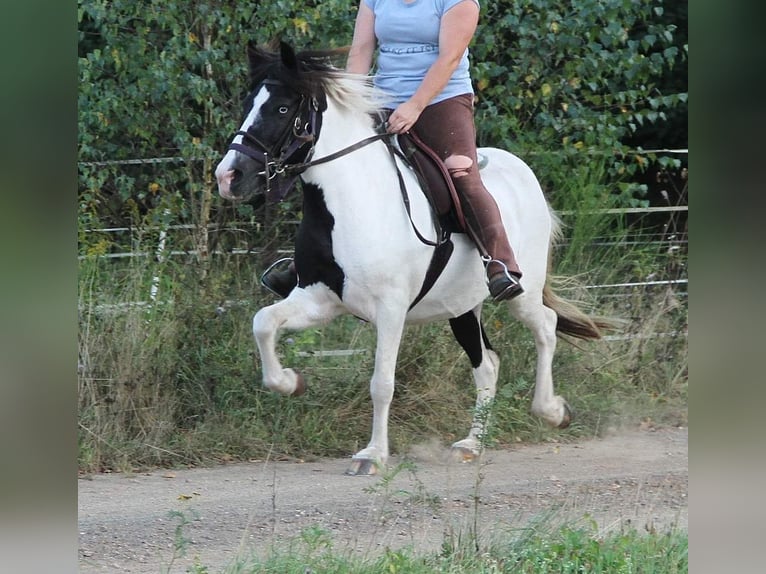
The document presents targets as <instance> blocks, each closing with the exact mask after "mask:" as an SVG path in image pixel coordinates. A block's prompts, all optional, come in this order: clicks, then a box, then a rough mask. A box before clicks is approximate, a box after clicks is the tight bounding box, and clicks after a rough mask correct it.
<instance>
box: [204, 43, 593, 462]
mask: <svg viewBox="0 0 766 574" xmlns="http://www.w3.org/2000/svg"><path fill="white" fill-rule="evenodd" d="M330 54H331V53H330V52H326V53H325V52H302V53H298V54H296V53H295V52H294V51H293V50H292V48H290V47H289V46H287V45H285V44H282V47H281V51H280V52H279V53H272V52H269V51H266V50H262V49H258V48H255V47H252V46H251V47H249V49H248V56H249V60H250V62H249V63H250V69H251V76H252V81H253V87H252V93H251V94H250V96H249V97H248V98H247V100H246V103H245V114H244V118H245V119H244V121H243V123H242V125H241V127H240V128H239V131H238V132H237V134H236V136H235V137H234V139H233V142H232V144H231V146H230V148H229V150H228V151H227V153H226V155H225V156H224V158H223V159H222V160H221V162H220V163H219V165H218V167H217V169H216V177H217V179H218V186H219V192H220V194H221V196H222V197H224V198H227V199H232V200H235V199H242V198H247V197H251V196H252V195H253V194H256V193H267V194H268V195H270V196H272V198H274V197H275V198H277V199H279V198H281V197H283V196H284V194H285V193H287V191H288V190H289V187H290V185H291V180H294V178H296V177H300V178H301V179H302V181H303V185H302V188H303V219H302V222H301V225H300V228H299V231H298V234H297V237H296V245H295V264H296V269H297V273H298V286H297V288H295V289H294V290H293V291H292V292H291V293H290V295H289V297H287V298H286V299H284V300H282V301H279V302H277V303H274V304H273V305H269V306H267V307H264V308H262V309H260V310H259V311H258V312H257V313H256V314H255V317H254V318H253V334H254V336H255V341H256V344H257V346H258V351H259V353H260V357H261V360H262V367H263V382H264V384H265V385H266V386H267V387H268V388H269V389H271V390H274V391H277V392H279V393H282V394H285V395H298V394H301V393H303V392H304V390H305V383H304V380H303V377H302V376H301V375H300V374H298V373H297V372H296V371H294V370H293V369H290V368H286V367H284V366H283V365H282V363H281V362H280V360H279V357H278V355H277V352H276V349H275V343H276V341H277V337H278V335H279V333H280V331H282V330H285V329H287V330H298V329H306V328H310V327H315V326H318V325H322V324H324V323H327V322H328V321H330V320H331V319H333V318H335V317H337V316H338V315H340V314H342V313H352V314H353V315H356V316H357V317H360V318H362V319H365V320H367V321H369V322H371V323H373V324H374V325H375V327H376V330H377V347H376V352H375V368H374V372H373V374H372V379H371V381H370V394H371V395H372V401H373V407H374V415H373V423H372V436H371V439H370V442H369V444H368V445H367V446H366V447H365V448H364V449H362V450H361V451H359V452H358V453H356V454H355V455H354V456H353V458H352V464H351V468H350V469H349V472H350V473H351V474H373V473H375V471H376V467H378V466H382V465H385V463H386V460H387V458H388V455H389V447H388V415H389V406H390V404H391V399H392V397H393V393H394V374H395V370H396V363H397V355H398V352H399V345H400V342H401V339H402V333H403V330H404V327H405V324H407V323H423V322H430V321H439V320H445V319H446V320H448V321H449V322H450V325H451V327H452V330H453V332H454V335H455V337H456V339H457V341H458V342H459V343H460V345H461V346H462V347H463V349H464V350H465V351H466V353H467V354H468V358H469V359H470V361H471V365H472V367H473V379H474V382H475V385H476V391H477V395H478V396H477V400H476V407H477V408H476V415H475V416H474V421H473V423H472V426H471V429H470V432H469V433H468V436H467V437H466V438H464V439H463V440H460V441H458V442H456V443H455V444H454V445H453V449H455V450H456V451H457V452H458V453H460V454H462V455H463V456H464V458H466V459H470V458H472V457H474V456H476V455H477V454H478V452H479V450H480V446H481V445H480V442H481V441H480V438H481V435H482V433H483V432H484V424H485V419H486V417H485V416H481V413H482V411H483V410H484V407H485V406H486V405H487V404H488V403H489V402H490V401H492V399H493V397H494V395H495V388H496V383H497V377H498V365H499V358H498V355H497V354H496V353H495V351H493V350H492V348H491V346H490V343H489V341H488V339H487V337H486V334H485V332H484V329H483V327H482V325H481V320H480V314H481V309H482V304H483V302H484V300H485V299H486V298H487V296H488V294H489V292H488V289H487V282H486V279H485V272H484V271H485V270H484V264H483V262H482V260H481V258H480V256H479V253H478V251H477V249H476V247H475V246H474V244H473V243H472V242H471V241H470V239H468V238H467V237H466V236H465V235H463V234H456V235H454V236H453V241H454V252H453V254H452V256H451V258H450V259H449V262H448V264H447V266H446V268H445V269H444V271H443V273H442V274H441V275H440V276H439V278H438V279H437V280H436V282H435V283H434V284H433V286H432V288H431V289H430V290H429V291H428V292H427V293H426V295H425V296H424V297H423V298H422V299H421V300H419V301H418V302H417V303H416V304H415V305H414V306H412V307H411V305H412V303H413V301H414V300H415V299H416V297H417V296H418V294H419V292H420V290H421V287H422V286H423V284H424V277H425V275H426V271H427V269H428V268H429V262H430V260H431V257H432V254H433V251H434V247H432V246H430V245H427V244H425V243H424V242H423V241H421V240H420V239H419V238H418V237H417V236H416V232H415V229H417V230H419V232H420V233H421V234H423V235H424V236H426V237H427V238H428V239H430V240H434V241H436V239H437V237H436V231H435V224H434V221H433V218H432V215H431V213H430V210H429V205H428V204H427V201H426V199H425V198H424V197H423V194H422V193H421V191H420V188H419V183H418V179H417V178H416V177H415V176H414V175H413V173H412V172H411V171H410V170H409V169H408V168H407V167H406V166H405V165H404V164H403V163H401V161H400V160H399V159H398V158H396V159H395V160H394V159H393V156H392V154H391V152H390V151H389V149H388V147H387V142H386V141H383V140H385V139H386V137H385V136H384V135H381V134H380V133H379V132H378V131H376V129H375V120H374V115H375V112H376V111H377V110H378V107H379V102H380V99H379V97H378V95H377V94H376V93H375V91H374V90H373V89H372V88H371V87H370V84H369V80H368V78H365V77H362V76H356V75H351V74H347V73H345V72H343V71H341V70H339V69H338V68H336V67H334V66H332V65H330V64H329V63H327V62H328V61H329V60H328V59H327V57H329V56H330ZM479 153H480V155H481V156H483V157H484V158H485V159H486V165H485V167H483V169H482V179H483V181H484V183H485V185H486V187H487V189H488V190H489V191H490V192H491V193H492V195H493V196H494V198H495V201H496V202H497V204H498V206H499V208H500V211H501V213H502V218H503V222H504V224H505V227H506V230H507V233H508V237H509V239H510V242H511V244H512V246H513V249H514V251H515V253H516V256H517V259H518V262H519V265H520V267H521V269H522V270H523V272H524V277H523V280H522V283H523V286H524V290H525V291H524V293H523V294H522V295H520V296H518V297H517V298H515V299H513V300H512V301H510V302H508V303H507V304H508V305H509V306H510V311H511V313H512V314H513V316H514V317H516V318H517V319H518V320H519V321H521V322H522V323H523V324H524V325H526V326H527V327H528V328H529V329H530V331H531V332H532V334H533V336H534V340H535V345H536V349H537V369H536V371H537V372H536V381H535V392H534V398H533V400H532V412H533V413H535V414H536V415H538V416H540V417H542V418H543V419H544V420H545V421H546V422H547V423H549V424H550V425H552V426H554V427H561V428H564V427H566V426H567V425H568V424H569V423H570V418H571V412H570V409H569V407H568V405H567V403H566V401H565V400H564V398H563V397H561V396H558V395H556V394H554V390H553V378H552V372H551V370H552V369H551V365H552V360H553V354H554V350H555V348H556V332H557V331H559V332H561V333H565V334H568V335H572V336H575V337H579V338H583V339H588V338H598V337H599V336H600V332H599V329H600V328H601V327H603V326H604V324H602V323H600V322H599V321H595V320H593V319H591V318H590V317H588V316H587V315H586V314H585V313H583V312H582V311H580V310H578V309H577V308H576V307H575V306H574V305H573V304H571V303H568V302H566V301H565V300H564V299H562V298H560V297H558V296H556V295H555V294H554V293H553V291H552V289H551V287H550V285H549V284H548V282H547V279H548V270H549V252H550V247H551V244H552V242H553V241H554V240H555V239H556V237H557V234H558V223H557V218H556V216H555V215H554V214H553V213H552V212H551V210H550V209H549V206H548V204H547V203H546V200H545V198H544V196H543V192H542V190H541V188H540V185H539V183H538V181H537V179H536V177H535V175H534V174H533V173H532V171H531V170H530V168H529V167H528V166H527V165H526V164H525V163H524V162H523V161H521V160H520V159H519V158H518V157H516V156H514V155H512V154H510V153H508V152H506V151H503V150H500V149H493V148H481V149H480V150H479ZM400 178H401V179H402V181H403V185H404V187H405V188H406V192H407V196H408V197H409V203H410V214H409V215H408V210H407V209H406V208H405V202H404V201H403V198H402V189H401V185H400ZM414 228H415V229H414Z"/></svg>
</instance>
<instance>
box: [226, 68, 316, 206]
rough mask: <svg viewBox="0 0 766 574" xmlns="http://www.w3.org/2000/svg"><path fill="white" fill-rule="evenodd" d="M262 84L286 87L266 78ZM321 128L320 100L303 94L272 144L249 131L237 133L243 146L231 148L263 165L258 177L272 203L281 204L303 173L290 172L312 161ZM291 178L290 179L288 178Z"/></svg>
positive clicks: (239, 144) (237, 144)
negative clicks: (293, 167) (301, 164)
mask: <svg viewBox="0 0 766 574" xmlns="http://www.w3.org/2000/svg"><path fill="white" fill-rule="evenodd" d="M261 85H273V86H283V85H284V84H283V83H282V82H280V81H279V80H272V79H269V78H267V79H266V80H264V81H263V82H262V83H261ZM321 127H322V113H321V111H320V105H319V101H318V100H317V99H316V98H315V97H313V96H311V97H308V96H306V95H305V94H300V101H299V102H298V105H297V106H296V107H295V111H294V112H293V114H292V117H291V118H290V120H289V121H288V122H287V125H286V126H285V129H284V130H282V133H281V134H280V135H279V137H277V138H276V139H275V140H274V143H273V144H271V145H269V144H267V143H264V142H262V141H261V140H260V139H259V138H258V137H256V136H255V135H254V134H252V133H250V131H241V130H240V131H237V132H236V133H235V134H234V137H235V138H236V137H237V136H242V143H236V142H232V143H231V144H229V149H230V150H234V151H238V152H240V153H242V154H244V155H246V156H247V157H249V158H250V159H252V160H253V161H255V162H257V163H258V164H260V165H262V166H263V169H262V170H261V171H259V172H257V174H256V175H262V176H264V177H265V178H266V194H267V196H268V197H269V199H271V200H274V201H281V200H283V199H284V198H285V196H286V195H287V193H288V192H289V190H290V188H292V186H293V185H294V184H295V179H296V178H297V177H298V176H299V175H300V173H301V172H295V170H293V169H290V166H292V165H296V164H297V163H302V162H304V161H306V160H309V159H311V156H312V155H313V154H314V143H315V142H316V139H317V137H318V136H319V131H320V129H321ZM288 177H289V179H286V178H288ZM272 183H274V184H275V192H272Z"/></svg>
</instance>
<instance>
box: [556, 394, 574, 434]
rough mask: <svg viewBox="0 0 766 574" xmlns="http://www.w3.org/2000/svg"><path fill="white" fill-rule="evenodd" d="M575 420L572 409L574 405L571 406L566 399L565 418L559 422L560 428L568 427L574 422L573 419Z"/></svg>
mask: <svg viewBox="0 0 766 574" xmlns="http://www.w3.org/2000/svg"><path fill="white" fill-rule="evenodd" d="M573 420H574V411H573V410H572V407H570V406H569V403H568V402H566V401H564V418H563V419H562V420H561V422H560V423H559V428H560V429H565V428H567V427H568V426H569V425H570V424H572V421H573Z"/></svg>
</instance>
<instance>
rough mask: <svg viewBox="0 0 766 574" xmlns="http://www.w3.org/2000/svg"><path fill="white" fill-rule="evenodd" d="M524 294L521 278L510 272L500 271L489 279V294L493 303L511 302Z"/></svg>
mask: <svg viewBox="0 0 766 574" xmlns="http://www.w3.org/2000/svg"><path fill="white" fill-rule="evenodd" d="M523 292H524V289H523V288H522V286H521V283H519V277H517V276H516V275H515V274H513V273H511V272H510V271H507V270H506V271H499V272H497V273H495V274H493V275H492V277H490V278H489V294H490V295H492V300H493V301H510V300H511V299H513V298H514V297H518V296H519V295H521V294H522V293H523Z"/></svg>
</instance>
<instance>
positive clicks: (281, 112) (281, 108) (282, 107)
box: [279, 106, 288, 114]
mask: <svg viewBox="0 0 766 574" xmlns="http://www.w3.org/2000/svg"><path fill="white" fill-rule="evenodd" d="M287 109H288V108H287V106H279V113H280V114H286V113H287Z"/></svg>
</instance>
